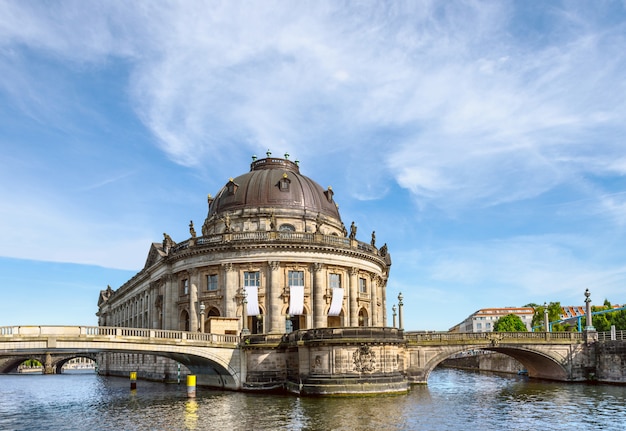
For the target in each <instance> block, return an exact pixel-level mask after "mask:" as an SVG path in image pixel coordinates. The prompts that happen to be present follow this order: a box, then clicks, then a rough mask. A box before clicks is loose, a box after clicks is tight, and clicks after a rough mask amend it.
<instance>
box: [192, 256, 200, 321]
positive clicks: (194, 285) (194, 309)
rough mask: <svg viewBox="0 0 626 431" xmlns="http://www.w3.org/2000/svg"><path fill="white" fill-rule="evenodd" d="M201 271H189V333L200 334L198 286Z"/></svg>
mask: <svg viewBox="0 0 626 431" xmlns="http://www.w3.org/2000/svg"><path fill="white" fill-rule="evenodd" d="M199 278H200V271H198V270H197V269H195V268H194V269H192V270H190V271H189V331H190V332H198V326H199V325H198V286H199V285H200V280H199Z"/></svg>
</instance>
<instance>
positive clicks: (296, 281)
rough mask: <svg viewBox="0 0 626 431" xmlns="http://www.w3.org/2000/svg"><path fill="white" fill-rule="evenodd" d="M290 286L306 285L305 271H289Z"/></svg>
mask: <svg viewBox="0 0 626 431" xmlns="http://www.w3.org/2000/svg"><path fill="white" fill-rule="evenodd" d="M287 276H288V277H287V278H288V280H289V286H304V271H289V272H288V274H287Z"/></svg>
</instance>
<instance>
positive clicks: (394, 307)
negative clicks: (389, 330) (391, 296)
mask: <svg viewBox="0 0 626 431" xmlns="http://www.w3.org/2000/svg"><path fill="white" fill-rule="evenodd" d="M391 311H392V312H393V327H394V328H395V327H396V305H395V304H394V305H393V307H391Z"/></svg>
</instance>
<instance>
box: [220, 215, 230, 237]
mask: <svg viewBox="0 0 626 431" xmlns="http://www.w3.org/2000/svg"><path fill="white" fill-rule="evenodd" d="M222 220H223V221H224V232H226V233H229V232H230V216H229V215H228V214H226V215H225V216H224V217H223V218H222Z"/></svg>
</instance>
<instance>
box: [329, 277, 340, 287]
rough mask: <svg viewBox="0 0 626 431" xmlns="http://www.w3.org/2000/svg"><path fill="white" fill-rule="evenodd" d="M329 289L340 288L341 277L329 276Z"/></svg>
mask: <svg viewBox="0 0 626 431" xmlns="http://www.w3.org/2000/svg"><path fill="white" fill-rule="evenodd" d="M330 287H331V288H333V287H341V276H340V275H339V274H330Z"/></svg>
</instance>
